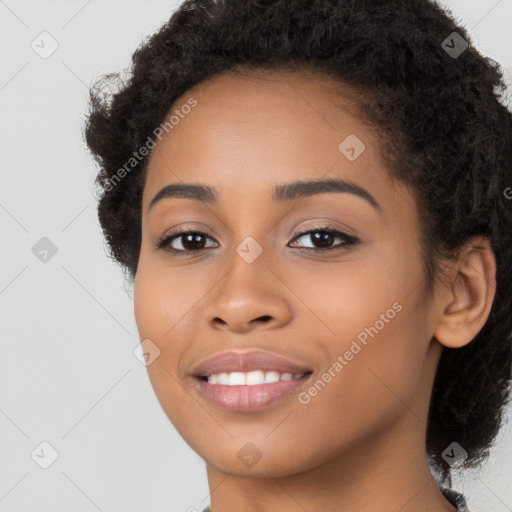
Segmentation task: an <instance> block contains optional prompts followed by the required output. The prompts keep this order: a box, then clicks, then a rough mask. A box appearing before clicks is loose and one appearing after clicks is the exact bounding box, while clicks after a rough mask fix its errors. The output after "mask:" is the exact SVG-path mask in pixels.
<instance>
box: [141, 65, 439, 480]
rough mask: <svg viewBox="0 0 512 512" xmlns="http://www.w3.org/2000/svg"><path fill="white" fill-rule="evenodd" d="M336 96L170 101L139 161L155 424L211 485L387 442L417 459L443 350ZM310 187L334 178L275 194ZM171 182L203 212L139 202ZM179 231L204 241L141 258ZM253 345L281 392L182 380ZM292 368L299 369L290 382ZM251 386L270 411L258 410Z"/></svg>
mask: <svg viewBox="0 0 512 512" xmlns="http://www.w3.org/2000/svg"><path fill="white" fill-rule="evenodd" d="M334 85H336V84H333V83H331V84H329V83H327V82H321V81H319V80H318V79H315V78H314V77H310V76H306V75H303V74H302V75H300V74H291V73H269V74H267V75H265V76H263V75H258V76H257V77H256V76H245V75H244V76H239V77H237V78H233V77H231V78H228V77H226V76H224V77H216V78H214V79H213V80H210V81H209V82H204V83H202V84H199V85H198V86H196V87H195V88H193V89H191V90H190V91H188V92H187V93H186V94H184V95H183V96H182V97H181V98H180V99H179V100H178V101H177V102H176V104H175V106H174V107H173V112H174V113H175V117H174V118H173V121H171V123H172V124H169V125H167V132H168V133H166V132H165V131H164V132H163V134H164V136H163V137H162V138H161V140H159V141H158V142H157V144H156V147H155V148H154V149H153V151H152V154H151V157H150V161H149V165H148V168H147V177H146V183H145V188H144V195H143V218H142V246H141V252H140V260H139V266H138V271H137V275H136V279H135V296H134V300H135V316H136V322H137V326H138V330H139V335H140V339H141V340H145V339H148V340H150V342H145V343H146V344H147V343H149V345H146V349H148V348H149V347H152V348H151V350H149V352H150V353H152V354H153V355H152V356H151V360H150V361H149V364H148V367H147V369H148V372H149V377H150V379H151V383H152V385H153V387H154V390H155V392H156V395H157V397H158V399H159V401H160V403H161V405H162V407H163V409H164V411H165V412H166V414H167V416H168V417H169V419H170V420H171V421H172V423H173V424H174V426H175V427H176V429H177V430H178V432H179V433H180V434H181V435H182V437H183V438H184V439H185V441H186V442H187V443H188V444H189V445H190V446H191V447H192V448H193V449H194V450H195V451H196V452H197V453H198V454H199V455H200V456H201V457H202V458H203V459H204V460H205V461H206V462H207V463H208V464H209V465H210V466H211V467H214V468H216V469H218V470H220V471H222V472H226V473H231V474H239V475H249V474H251V475H267V474H268V473H270V474H271V475H273V476H285V475H289V474H294V473H297V472H300V471H305V470H308V469H313V468H316V467H319V466H321V465H325V464H327V463H329V462H331V461H334V460H335V459H336V458H338V457H340V456H342V455H344V454H350V453H351V450H353V449H354V448H357V450H355V451H354V453H355V452H357V453H358V457H361V449H363V447H367V449H368V450H369V449H370V447H371V450H372V457H373V458H374V460H375V459H376V458H378V457H379V455H382V456H383V457H384V456H387V457H389V455H390V452H389V451H386V446H389V445H393V444H394V443H400V442H402V443H408V444H406V446H409V447H410V446H412V445H411V444H410V442H411V441H412V442H417V444H416V446H419V447H420V448H423V444H422V443H423V441H422V439H423V436H424V435H425V428H426V427H425V425H426V416H425V415H426V411H427V407H428V403H429V399H430V393H431V386H432V380H433V377H434V374H435V370H436V366H437V362H438V360H439V356H440V353H441V345H440V344H439V343H438V342H437V341H435V340H433V338H432V336H433V334H434V331H435V322H436V315H437V314H438V313H439V308H438V307H437V308H436V303H435V301H434V298H432V297H430V296H429V295H428V294H427V291H426V282H425V280H424V274H423V270H422V264H421V260H420V245H419V228H418V221H417V211H416V205H415V201H414V199H413V196H412V195H411V194H410V192H409V191H408V189H407V188H406V187H405V186H403V185H402V184H401V183H399V182H393V181H392V180H391V179H390V178H389V176H388V173H387V171H386V169H385V167H384V164H383V162H382V160H381V157H380V154H379V145H378V141H377V139H376V138H375V136H374V135H373V134H372V132H370V131H369V130H368V128H367V127H366V126H365V125H364V124H363V123H362V122H361V121H360V120H358V119H357V118H356V117H353V116H352V115H350V114H349V113H348V112H347V111H346V110H343V109H340V108H338V107H336V106H334V105H335V104H336V105H340V104H341V100H340V99H339V97H336V93H335V91H334V87H333V86H334ZM336 87H341V85H336ZM186 105H193V106H191V107H190V108H189V107H186ZM345 105H346V106H347V104H345ZM176 111H178V112H177V113H176ZM166 120H168V119H166ZM171 125H172V128H169V126H171ZM315 180H341V181H340V182H338V189H336V188H335V187H334V185H333V184H334V181H332V182H331V185H330V187H328V186H325V187H323V188H322V187H321V186H317V187H316V188H313V187H307V190H308V193H307V194H302V193H301V192H304V190H306V187H304V188H302V189H301V188H298V187H293V186H292V185H291V184H293V183H295V182H298V181H301V182H309V181H315ZM342 182H346V183H349V184H351V187H348V186H345V188H344V189H341V188H340V186H339V184H340V183H342ZM171 184H178V185H183V184H195V185H198V184H201V185H204V186H207V187H211V188H212V189H215V192H214V196H215V197H216V201H213V200H211V201H206V200H205V201H202V200H199V199H197V198H196V199H193V198H191V197H190V195H189V197H185V195H186V194H185V193H182V194H181V196H179V195H176V194H174V196H173V194H172V193H170V192H168V193H167V194H162V195H161V197H160V199H157V200H155V201H154V202H153V203H152V200H153V198H154V197H155V195H156V194H157V193H158V192H159V191H161V190H162V189H163V188H164V187H167V186H169V185H171ZM283 187H285V188H284V189H283ZM276 189H279V190H280V193H277V192H274V191H275V190H276ZM274 196H276V197H274ZM212 197H213V195H212V196H211V197H210V195H209V194H203V199H205V198H206V199H208V198H210V199H211V198H212ZM151 203H152V204H151ZM150 204H151V208H150ZM177 228H183V229H185V230H186V231H192V232H194V231H196V232H197V231H200V232H202V233H204V234H199V235H198V234H196V235H190V234H189V235H187V234H185V235H183V234H181V236H180V235H178V236H177V237H175V238H174V239H172V240H168V241H167V244H166V245H164V246H162V247H161V248H157V247H156V246H157V245H158V243H159V241H160V240H161V239H162V238H164V237H167V236H169V235H171V234H173V230H175V229H177ZM325 229H329V230H335V231H337V232H339V233H341V235H340V234H331V235H329V234H328V233H325ZM299 231H301V232H306V234H298V232H299ZM347 237H348V238H347ZM350 241H352V242H354V243H350ZM301 247H302V249H301ZM322 248H324V249H327V251H325V252H314V249H322ZM169 249H174V250H176V251H182V252H180V253H178V254H172V253H171V252H169ZM187 249H188V250H189V251H191V252H189V253H184V252H183V251H184V250H187ZM193 251H195V252H193ZM155 346H156V347H157V348H158V350H159V351H160V352H159V355H158V356H157V357H155V354H158V351H157V350H156V347H155ZM253 350H261V351H265V352H267V353H270V354H274V355H278V356H281V357H284V358H286V359H288V360H291V361H292V362H293V363H295V365H296V368H295V372H293V371H292V372H287V373H294V377H293V378H294V380H293V381H284V382H280V383H277V384H271V383H267V384H256V385H255V386H254V388H252V390H249V388H250V386H241V385H237V387H235V386H228V385H226V384H219V383H217V384H214V383H207V382H205V381H204V380H201V379H199V378H198V377H197V376H195V375H194V374H195V373H197V372H195V370H196V369H197V367H198V365H199V364H200V363H203V362H204V361H205V360H206V359H208V358H210V357H211V356H216V355H219V354H222V353H225V352H230V351H235V352H238V353H242V352H249V351H253ZM235 355H236V354H235ZM235 359H237V358H235ZM255 364H256V366H257V365H258V364H259V365H260V366H261V370H263V371H265V370H269V369H271V368H272V364H270V366H269V365H266V363H265V364H264V363H263V362H262V361H260V363H255ZM233 368H234V367H233ZM221 370H222V365H221V366H220V367H217V368H216V371H215V372H214V373H226V372H222V371H221ZM250 370H251V374H252V377H254V378H256V377H257V376H261V374H260V373H255V372H257V368H255V367H254V366H252V367H250ZM300 370H307V371H308V372H312V373H307V374H306V375H305V377H303V378H300V379H298V380H297V381H295V377H296V376H297V374H300V373H301V371H300ZM230 371H231V370H230ZM228 373H229V372H228ZM214 378H215V377H214ZM285 378H286V377H285ZM232 382H236V381H232ZM252 382H257V381H252ZM290 382H291V383H290ZM205 388H208V389H210V390H213V392H214V393H216V394H217V397H218V399H217V400H214V399H212V398H211V397H210V395H208V394H205V392H204V391H203V390H204V389H205ZM267 390H272V393H277V394H278V395H277V398H276V397H274V398H273V399H272V400H270V401H269V402H265V400H266V398H265V397H267ZM280 392H284V393H283V394H281V395H279V393H280ZM249 395H250V396H252V398H251V399H249V398H248V396H249ZM237 397H238V398H237ZM267 398H268V397H267ZM237 399H238V400H241V402H237ZM237 404H238V405H237ZM402 446H403V445H402ZM384 454H385V455H384ZM423 456H424V453H423ZM357 462H358V460H357V459H355V458H354V460H353V463H354V467H355V464H356V463H357ZM366 463H368V460H366ZM267 472H268V473H267Z"/></svg>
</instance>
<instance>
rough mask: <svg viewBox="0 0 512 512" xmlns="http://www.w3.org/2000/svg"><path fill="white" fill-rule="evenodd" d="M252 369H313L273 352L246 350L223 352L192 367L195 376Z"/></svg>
mask: <svg viewBox="0 0 512 512" xmlns="http://www.w3.org/2000/svg"><path fill="white" fill-rule="evenodd" d="M252 370H263V371H276V372H279V373H291V374H293V375H300V374H302V373H308V372H311V371H312V369H311V368H309V367H307V366H305V365H303V364H301V363H297V362H295V361H292V360H290V359H287V358H285V357H283V356H279V355H277V354H275V353H273V352H268V351H264V350H245V351H235V350H231V351H229V352H223V353H221V354H218V355H216V356H213V357H209V358H208V359H206V360H204V361H202V362H201V363H200V364H198V365H197V366H196V367H195V368H193V369H192V372H191V373H192V375H193V376H194V377H206V376H207V375H212V374H214V373H231V372H244V373H246V372H250V371H252Z"/></svg>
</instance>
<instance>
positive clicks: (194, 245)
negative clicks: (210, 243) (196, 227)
mask: <svg viewBox="0 0 512 512" xmlns="http://www.w3.org/2000/svg"><path fill="white" fill-rule="evenodd" d="M201 237H202V235H200V234H195V235H186V236H185V240H184V241H183V242H182V243H183V247H185V250H187V251H193V250H197V249H202V248H203V247H202V245H204V241H203V244H200V243H199V245H200V247H198V246H197V238H201ZM191 238H192V239H193V240H192V242H190V239H191ZM187 244H191V246H189V247H187Z"/></svg>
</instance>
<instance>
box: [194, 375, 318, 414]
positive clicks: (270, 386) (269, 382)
mask: <svg viewBox="0 0 512 512" xmlns="http://www.w3.org/2000/svg"><path fill="white" fill-rule="evenodd" d="M312 374H313V372H312V371H307V372H304V373H296V374H294V373H290V372H278V371H274V370H267V371H264V370H252V371H249V372H231V373H227V372H221V373H214V374H211V375H196V376H194V379H195V380H196V383H197V385H198V386H197V387H198V389H199V393H200V395H201V396H202V397H203V398H204V399H205V400H207V401H208V402H210V403H212V404H214V405H215V406H217V407H220V408H221V409H223V410H226V411H231V412H243V413H248V412H255V411H259V410H261V409H264V408H266V407H269V406H270V405H272V404H276V403H277V402H281V401H284V400H286V399H291V398H292V396H293V395H294V394H295V392H297V391H298V390H299V389H300V388H302V387H304V386H306V384H307V383H308V382H309V381H310V379H311V375H312Z"/></svg>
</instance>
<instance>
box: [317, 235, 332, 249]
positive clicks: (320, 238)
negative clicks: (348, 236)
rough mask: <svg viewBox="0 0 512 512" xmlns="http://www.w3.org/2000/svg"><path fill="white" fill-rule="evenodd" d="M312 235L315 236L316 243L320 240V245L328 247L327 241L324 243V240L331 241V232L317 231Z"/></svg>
mask: <svg viewBox="0 0 512 512" xmlns="http://www.w3.org/2000/svg"><path fill="white" fill-rule="evenodd" d="M320 233H321V234H320ZM319 234H320V235H319ZM318 235H319V236H318ZM314 236H315V239H316V242H317V243H318V242H319V241H320V246H321V247H329V243H326V242H332V240H331V238H332V237H333V236H334V235H332V234H331V233H327V232H326V231H317V232H316V234H315V235H314Z"/></svg>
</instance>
